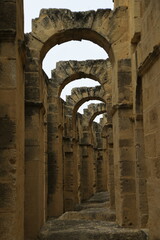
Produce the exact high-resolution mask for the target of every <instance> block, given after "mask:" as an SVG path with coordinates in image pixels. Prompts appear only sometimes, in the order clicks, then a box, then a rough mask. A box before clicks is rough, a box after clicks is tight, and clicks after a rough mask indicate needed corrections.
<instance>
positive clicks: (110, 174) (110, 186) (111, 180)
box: [106, 123, 115, 209]
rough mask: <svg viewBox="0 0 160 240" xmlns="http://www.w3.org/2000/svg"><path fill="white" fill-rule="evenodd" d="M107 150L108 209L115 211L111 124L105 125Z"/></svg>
mask: <svg viewBox="0 0 160 240" xmlns="http://www.w3.org/2000/svg"><path fill="white" fill-rule="evenodd" d="M106 135H107V150H108V167H107V170H108V171H107V176H108V181H107V182H108V191H109V195H110V208H111V209H115V182H114V156H113V129H112V124H111V123H110V124H107V125H106Z"/></svg>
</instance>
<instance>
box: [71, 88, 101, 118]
mask: <svg viewBox="0 0 160 240" xmlns="http://www.w3.org/2000/svg"><path fill="white" fill-rule="evenodd" d="M104 96H105V91H104V89H103V88H102V87H101V86H96V87H89V88H87V87H81V88H73V89H72V92H71V95H69V96H67V98H66V106H67V108H68V109H70V113H71V115H72V114H73V117H74V115H75V114H76V112H77V110H78V108H79V107H80V106H81V105H82V104H83V103H84V102H86V101H89V100H101V101H102V102H105V100H104V98H103V97H104Z"/></svg>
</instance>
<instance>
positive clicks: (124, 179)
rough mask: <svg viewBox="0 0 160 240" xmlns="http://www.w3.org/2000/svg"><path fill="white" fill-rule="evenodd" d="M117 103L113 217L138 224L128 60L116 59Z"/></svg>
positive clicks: (126, 222)
mask: <svg viewBox="0 0 160 240" xmlns="http://www.w3.org/2000/svg"><path fill="white" fill-rule="evenodd" d="M117 67H118V79H117V81H118V82H117V84H118V85H117V90H118V103H117V104H116V105H115V106H114V111H115V112H114V114H113V142H114V170H115V174H114V176H115V204H116V217H117V221H118V223H119V224H120V225H122V226H126V227H136V226H137V209H136V183H135V159H134V138H133V117H132V115H133V109H132V92H131V86H132V85H131V84H132V83H131V61H130V59H122V60H120V61H118V66H117Z"/></svg>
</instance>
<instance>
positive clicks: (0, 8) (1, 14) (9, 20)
mask: <svg viewBox="0 0 160 240" xmlns="http://www.w3.org/2000/svg"><path fill="white" fill-rule="evenodd" d="M4 19H5V21H4ZM0 22H1V30H9V29H16V1H13V0H12V1H9V2H7V1H5V2H4V1H1V2H0Z"/></svg>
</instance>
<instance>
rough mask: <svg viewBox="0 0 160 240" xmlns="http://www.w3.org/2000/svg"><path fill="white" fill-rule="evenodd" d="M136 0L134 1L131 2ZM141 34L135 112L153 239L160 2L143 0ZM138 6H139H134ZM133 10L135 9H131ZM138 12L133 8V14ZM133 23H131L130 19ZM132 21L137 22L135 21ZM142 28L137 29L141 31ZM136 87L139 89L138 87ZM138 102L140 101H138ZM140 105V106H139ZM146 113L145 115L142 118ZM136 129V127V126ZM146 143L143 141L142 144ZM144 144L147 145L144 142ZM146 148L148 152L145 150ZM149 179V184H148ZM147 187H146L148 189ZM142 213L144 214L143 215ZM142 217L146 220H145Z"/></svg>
mask: <svg viewBox="0 0 160 240" xmlns="http://www.w3.org/2000/svg"><path fill="white" fill-rule="evenodd" d="M132 4H133V3H132ZM137 4H140V5H139V9H140V10H141V11H140V14H139V19H138V21H139V25H138V24H137V25H138V26H140V27H139V29H140V38H139V39H137V41H136V43H134V45H133V44H132V62H133V67H132V68H133V69H132V76H133V89H134V97H135V99H134V103H135V107H134V108H135V113H136V114H137V113H138V114H139V119H138V121H137V122H138V128H139V131H138V133H139V138H141V144H140V145H139V146H140V150H139V152H140V153H139V154H141V162H140V166H139V169H140V174H141V175H140V177H141V179H140V184H139V188H140V191H141V195H140V212H141V224H144V223H145V222H148V224H147V226H148V227H149V230H150V237H151V239H158V238H159V236H160V231H159V227H158V222H159V211H160V209H159V204H158V202H159V199H160V193H159V190H158V189H159V187H158V186H159V183H160V182H159V173H160V171H159V117H160V115H159V76H160V72H159V65H160V60H159V59H160V58H159V56H160V50H159V41H160V31H159V24H160V14H159V13H160V2H159V1H156V0H153V1H150V0H148V1H140V2H139V3H138V1H137ZM135 9H136V8H135ZM131 10H132V11H133V9H131ZM134 14H135V13H134V12H132V13H131V15H134ZM131 24H132V23H131ZM133 24H134V25H135V23H134V21H133ZM138 31H139V30H137V32H138ZM136 89H137V91H136ZM137 102H138V103H137ZM137 107H138V109H137ZM142 115H143V118H142ZM136 132H137V130H136ZM143 143H144V144H143ZM143 145H144V146H143ZM143 151H145V153H143ZM146 183H147V186H146ZM146 187H147V191H146ZM142 216H144V217H145V222H144V219H142ZM142 220H143V221H142Z"/></svg>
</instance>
